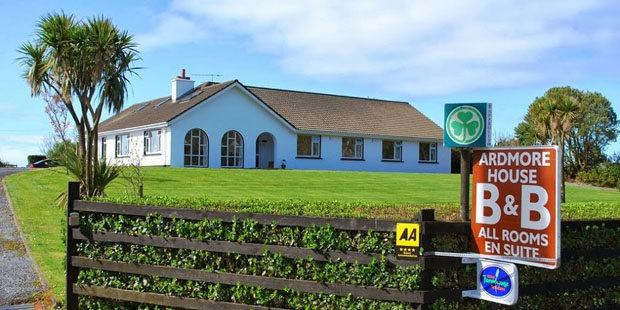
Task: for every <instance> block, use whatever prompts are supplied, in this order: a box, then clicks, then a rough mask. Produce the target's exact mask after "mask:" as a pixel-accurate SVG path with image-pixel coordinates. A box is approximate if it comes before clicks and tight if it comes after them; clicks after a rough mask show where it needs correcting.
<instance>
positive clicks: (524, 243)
mask: <svg viewBox="0 0 620 310" xmlns="http://www.w3.org/2000/svg"><path fill="white" fill-rule="evenodd" d="M560 160H561V159H560V150H559V148H558V147H556V146H550V147H516V148H493V149H480V150H475V151H474V154H473V161H474V166H473V205H474V208H473V209H472V213H473V214H472V220H471V228H472V233H473V237H474V250H475V251H476V252H477V253H480V254H481V255H482V256H488V257H491V258H495V259H503V260H507V261H511V262H514V263H518V264H525V265H532V266H538V267H544V268H549V269H555V268H557V267H559V262H560V182H561V179H560V169H561V168H560V164H561V162H560Z"/></svg>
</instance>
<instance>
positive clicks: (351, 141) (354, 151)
mask: <svg viewBox="0 0 620 310" xmlns="http://www.w3.org/2000/svg"><path fill="white" fill-rule="evenodd" d="M342 158H350V159H363V158H364V139H362V138H342Z"/></svg>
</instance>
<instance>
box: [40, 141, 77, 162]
mask: <svg viewBox="0 0 620 310" xmlns="http://www.w3.org/2000/svg"><path fill="white" fill-rule="evenodd" d="M76 150H77V144H76V143H75V142H73V141H71V140H68V141H59V142H56V143H55V144H54V145H53V146H52V147H51V148H50V149H49V150H48V151H47V153H45V154H46V155H47V158H53V159H64V158H65V156H66V154H67V152H71V153H76Z"/></svg>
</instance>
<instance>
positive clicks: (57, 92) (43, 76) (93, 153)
mask: <svg viewBox="0 0 620 310" xmlns="http://www.w3.org/2000/svg"><path fill="white" fill-rule="evenodd" d="M135 47H136V44H135V43H134V41H133V37H132V36H131V35H129V34H127V32H126V31H121V30H119V29H118V28H117V27H116V26H115V25H114V24H113V23H112V21H111V20H109V19H106V18H103V17H95V18H91V19H88V20H86V21H76V20H75V18H74V17H73V16H72V15H66V14H64V13H61V14H56V13H54V14H49V15H47V16H45V17H43V18H42V19H41V20H40V21H39V23H38V25H37V31H36V33H35V39H34V41H32V42H27V43H25V44H23V45H22V46H21V47H20V49H19V52H20V53H21V54H22V55H23V56H22V57H21V58H20V60H21V63H22V65H23V66H24V67H25V73H24V77H25V78H26V80H27V81H28V84H29V85H30V89H31V94H32V96H40V95H43V94H46V93H50V92H51V93H53V94H54V96H57V98H58V99H60V101H61V102H62V103H63V104H64V106H65V107H66V109H67V111H68V112H69V115H70V116H71V119H72V120H73V123H74V125H75V128H76V130H77V133H78V151H77V152H78V154H77V158H76V160H72V161H71V162H72V163H74V164H75V165H74V166H75V167H72V168H71V169H69V170H70V171H72V173H74V174H75V175H76V176H77V177H78V179H79V181H80V183H81V186H80V191H81V195H83V196H86V197H92V196H96V195H103V190H104V185H103V183H104V182H100V180H101V175H100V174H102V173H106V171H104V170H102V169H103V167H104V166H105V165H101V163H100V161H99V160H98V158H97V157H98V156H97V139H98V133H99V122H100V120H101V116H102V113H103V110H104V109H108V110H109V111H113V112H119V111H120V110H121V109H122V107H123V105H124V103H125V98H126V96H127V87H128V85H129V80H128V76H129V75H130V74H132V73H134V71H135V69H137V68H136V67H134V65H133V64H134V61H135V60H137V59H138V56H137V51H136V49H135ZM105 167H107V166H105Z"/></svg>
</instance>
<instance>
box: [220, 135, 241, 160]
mask: <svg viewBox="0 0 620 310" xmlns="http://www.w3.org/2000/svg"><path fill="white" fill-rule="evenodd" d="M222 167H223V168H243V137H242V136H241V134H240V133H238V132H236V131H234V130H231V131H229V132H227V133H225V134H224V136H223V137H222Z"/></svg>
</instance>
